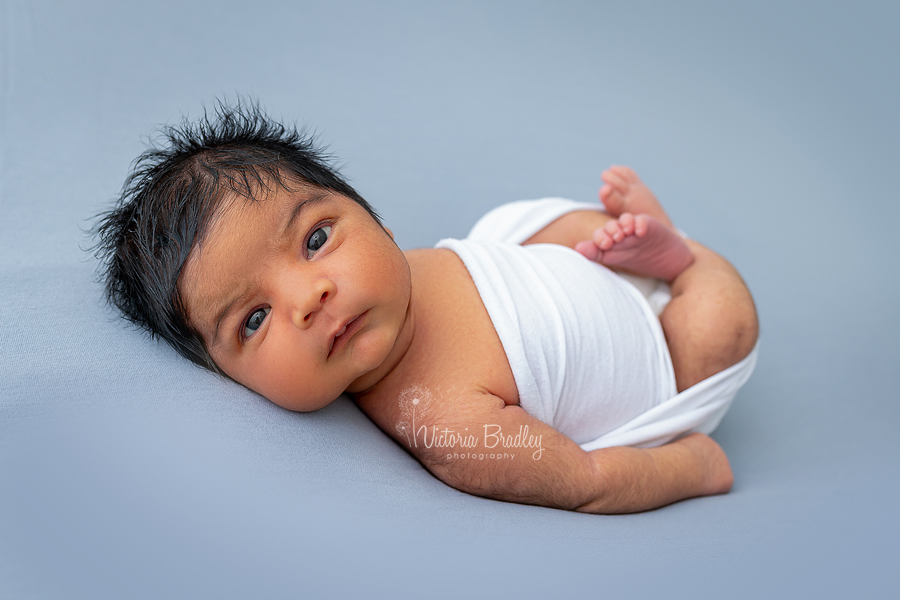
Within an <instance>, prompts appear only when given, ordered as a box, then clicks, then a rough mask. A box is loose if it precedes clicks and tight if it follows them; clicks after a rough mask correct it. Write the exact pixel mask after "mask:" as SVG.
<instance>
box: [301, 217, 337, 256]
mask: <svg viewBox="0 0 900 600" xmlns="http://www.w3.org/2000/svg"><path fill="white" fill-rule="evenodd" d="M329 235H331V225H326V226H325V227H319V228H318V229H316V230H315V231H313V233H312V235H311V236H309V239H308V240H306V253H307V254H306V257H307V258H312V256H313V254H315V253H316V252H318V250H319V249H320V248H321V247H322V246H324V245H325V242H327V241H328V236H329Z"/></svg>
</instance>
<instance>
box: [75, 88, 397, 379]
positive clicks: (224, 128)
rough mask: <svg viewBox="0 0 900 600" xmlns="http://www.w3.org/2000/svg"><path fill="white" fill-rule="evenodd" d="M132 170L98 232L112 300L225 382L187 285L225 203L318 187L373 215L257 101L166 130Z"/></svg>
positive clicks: (312, 149) (309, 146) (221, 106)
mask: <svg viewBox="0 0 900 600" xmlns="http://www.w3.org/2000/svg"><path fill="white" fill-rule="evenodd" d="M159 134H160V135H159V137H158V138H157V141H156V142H155V143H154V142H151V143H150V144H149V146H150V147H149V148H148V149H147V150H146V151H145V152H144V153H142V154H141V155H140V156H139V157H138V158H137V159H136V160H135V161H134V163H132V168H131V173H130V174H129V176H128V178H127V179H126V180H125V185H124V186H123V187H122V192H121V194H120V196H119V198H118V199H117V201H116V204H115V206H114V207H113V208H112V209H111V210H109V211H108V212H105V213H103V214H101V215H100V220H99V221H98V223H97V224H96V225H95V226H94V228H93V233H94V235H95V236H96V237H97V242H96V245H95V246H94V251H95V254H96V256H97V258H98V259H100V261H101V264H100V268H99V273H100V277H101V279H102V280H103V282H104V284H105V291H106V299H107V301H108V302H109V303H110V304H112V305H114V306H116V307H118V308H119V309H120V310H121V311H122V313H123V315H124V317H125V318H126V319H127V320H128V321H130V322H131V323H134V324H135V325H137V326H139V327H140V328H142V329H144V330H146V331H147V332H149V333H150V335H151V336H152V337H154V338H157V339H163V340H165V341H166V342H168V343H169V344H170V345H171V346H172V347H173V348H174V349H175V350H177V351H178V353H179V354H181V355H182V356H184V357H185V358H187V359H189V360H191V361H192V362H194V363H195V364H198V365H200V366H202V367H205V368H207V369H210V370H212V371H214V372H216V373H220V374H222V373H221V370H220V369H219V368H218V366H217V365H216V364H215V362H214V361H213V360H212V357H211V356H210V354H209V351H208V349H207V347H206V343H205V341H204V339H203V336H202V335H201V334H200V332H199V331H198V330H197V329H196V328H195V327H193V326H192V325H191V323H190V320H189V315H188V311H187V307H186V305H185V303H184V299H183V298H182V296H181V294H180V293H179V290H178V278H179V276H180V275H181V271H182V269H183V268H184V265H185V262H186V261H187V259H188V256H189V254H190V252H191V250H192V249H193V248H194V246H195V245H196V244H198V243H200V242H201V241H202V239H203V237H204V234H205V232H206V230H207V227H208V226H209V224H210V221H211V220H212V218H213V217H214V215H215V214H216V211H217V210H218V209H219V207H220V205H221V203H222V201H223V199H224V198H225V197H226V196H227V195H229V194H230V193H236V194H238V195H240V196H242V197H244V198H246V199H247V200H249V201H257V200H259V198H257V196H259V195H261V194H262V195H264V194H265V193H267V192H268V191H269V190H270V189H271V188H270V187H269V186H270V185H278V186H280V187H282V188H283V189H285V190H288V191H293V190H292V189H291V187H290V186H291V184H299V185H301V186H305V185H311V186H314V187H319V188H325V189H328V190H332V191H335V192H337V193H339V194H342V195H344V196H346V197H347V198H349V199H351V200H353V201H354V202H356V203H357V204H359V205H360V206H362V207H363V208H365V209H366V211H368V213H369V214H370V215H372V217H373V218H374V219H375V221H376V222H378V223H379V224H380V223H381V220H380V218H379V217H378V215H377V214H376V213H375V211H374V210H373V209H372V207H371V206H369V204H368V203H367V202H366V201H365V200H364V199H363V198H362V197H361V196H360V195H359V194H358V193H357V192H356V190H354V189H353V188H352V187H350V185H349V184H348V183H347V182H346V181H345V180H344V179H343V178H342V177H341V175H340V174H339V173H338V172H337V170H336V169H335V168H334V167H333V166H332V165H331V164H330V157H329V156H328V155H326V154H325V153H324V150H323V149H322V148H321V147H319V146H317V145H316V143H315V140H314V138H313V137H312V136H309V135H306V134H305V133H302V132H300V131H298V130H297V128H296V127H292V128H288V127H285V126H284V125H282V124H280V123H278V122H276V121H274V120H272V119H271V118H269V117H268V116H267V115H266V114H265V113H264V112H263V110H262V109H261V108H260V107H259V105H258V104H257V103H255V102H244V101H241V100H240V99H239V100H238V101H237V102H236V103H235V104H234V105H228V104H226V103H225V102H223V101H219V102H217V103H216V106H215V109H214V111H213V112H212V114H210V113H209V112H208V111H204V114H203V117H202V118H200V119H199V120H197V121H194V122H191V121H189V120H188V119H184V120H183V121H182V123H181V125H180V126H166V127H164V128H162V129H161V130H160V132H159Z"/></svg>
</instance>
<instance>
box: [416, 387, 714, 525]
mask: <svg viewBox="0 0 900 600" xmlns="http://www.w3.org/2000/svg"><path fill="white" fill-rule="evenodd" d="M449 404H450V405H449V406H447V405H445V407H444V408H446V409H447V410H443V411H441V412H442V414H441V415H440V416H438V417H436V418H435V419H433V420H431V422H429V423H428V424H427V425H426V428H427V430H428V435H427V437H426V438H425V439H428V440H431V442H432V447H431V448H426V447H425V444H424V443H423V441H424V440H423V437H422V435H421V433H422V431H421V429H420V431H419V434H420V435H419V436H418V438H417V439H416V443H417V444H418V447H413V448H411V450H412V452H413V454H415V455H416V456H417V457H418V458H419V459H420V460H421V461H422V463H423V464H424V465H425V466H426V467H427V468H428V469H429V470H430V471H431V472H432V473H434V475H435V476H436V477H438V478H439V479H441V480H442V481H444V482H445V483H447V484H448V485H451V486H453V487H455V488H457V489H460V490H462V491H465V492H468V493H471V494H475V495H479V496H486V497H489V498H495V499H498V500H506V501H510V502H521V503H526V504H537V505H542V506H550V507H554V508H563V509H568V510H577V511H581V512H590V513H627V512H639V511H643V510H649V509H653V508H658V507H660V506H665V505H666V504H671V503H672V502H677V501H678V500H683V499H686V498H691V497H694V496H705V495H711V494H720V493H725V492H727V491H728V490H729V489H731V483H732V475H731V468H730V467H729V465H728V459H727V458H726V457H725V454H724V452H723V451H722V449H721V448H719V446H718V445H717V444H716V443H715V442H714V441H713V440H712V439H710V438H709V437H707V436H705V435H701V434H694V435H690V436H688V437H685V438H683V439H681V440H678V441H676V442H674V443H670V444H667V445H665V446H660V447H658V448H652V449H647V450H642V449H638V448H627V447H617V448H604V449H600V450H594V451H591V452H585V451H584V450H582V449H581V448H580V447H579V446H578V445H577V444H575V442H573V441H572V440H571V439H569V438H567V437H566V436H564V435H562V434H561V433H559V432H557V431H556V430H554V429H553V428H551V427H549V426H548V425H546V424H544V423H542V422H541V421H539V420H537V419H535V418H533V417H531V416H530V415H529V414H528V413H526V412H525V411H524V410H523V409H522V408H521V407H519V406H515V405H506V404H505V403H504V402H503V400H502V399H500V398H498V397H496V396H493V395H490V394H473V395H472V396H469V397H466V398H460V399H457V400H454V401H451V402H450V403H449ZM526 432H527V435H524V436H522V435H520V438H519V440H516V439H515V437H514V436H516V435H518V434H523V433H526ZM433 433H436V434H437V436H438V438H435V437H433ZM442 433H443V434H444V440H445V441H446V440H452V439H459V438H454V434H456V433H459V434H462V435H463V436H464V438H465V436H469V435H471V436H472V437H471V438H468V439H470V440H474V442H475V443H474V445H473V446H471V447H460V446H459V445H454V446H446V445H445V446H444V447H437V444H434V442H435V440H436V439H440V436H441V434H442ZM498 434H502V436H503V437H502V438H501V437H499V436H498ZM509 438H512V439H511V440H510V441H511V442H512V443H511V444H509V445H507V446H504V444H503V443H502V442H501V440H502V439H509ZM529 442H530V445H528V443H529ZM537 442H539V443H537ZM516 443H518V445H516ZM492 454H493V455H494V456H495V458H490V456H491V455H492ZM472 455H475V456H474V457H473V456H472ZM482 455H483V456H482ZM498 456H501V457H500V458H498Z"/></svg>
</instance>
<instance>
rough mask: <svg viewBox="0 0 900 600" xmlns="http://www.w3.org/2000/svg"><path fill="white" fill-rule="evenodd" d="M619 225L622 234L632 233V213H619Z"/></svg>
mask: <svg viewBox="0 0 900 600" xmlns="http://www.w3.org/2000/svg"><path fill="white" fill-rule="evenodd" d="M619 227H620V228H621V229H622V233H623V235H625V236H629V235H634V215H633V214H631V213H627V212H626V213H622V214H621V215H619ZM617 241H618V240H617Z"/></svg>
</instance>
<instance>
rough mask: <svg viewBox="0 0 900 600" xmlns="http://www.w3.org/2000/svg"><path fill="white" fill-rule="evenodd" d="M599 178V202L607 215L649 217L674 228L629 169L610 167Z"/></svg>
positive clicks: (655, 200) (654, 198) (653, 198)
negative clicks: (629, 214) (624, 214)
mask: <svg viewBox="0 0 900 600" xmlns="http://www.w3.org/2000/svg"><path fill="white" fill-rule="evenodd" d="M600 178H601V179H603V183H604V185H603V187H601V188H600V201H601V202H602V203H603V206H605V207H606V212H607V213H608V214H609V215H611V216H613V217H618V216H619V215H621V214H622V213H626V212H630V213H632V214H635V215H641V214H642V215H650V216H651V217H654V218H655V219H657V220H659V221H661V222H662V223H663V225H667V226H669V227H673V228H674V226H673V225H672V221H671V220H670V219H669V215H667V214H666V211H664V210H663V207H662V205H661V204H660V203H659V200H657V199H656V196H654V195H653V192H651V191H650V188H648V187H647V186H646V185H644V182H643V181H641V180H640V178H639V177H638V176H637V174H636V173H635V172H634V171H632V170H631V169H630V168H628V167H617V166H614V167H610V168H609V169H607V170H606V171H604V172H603V174H602V175H601V176H600Z"/></svg>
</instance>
